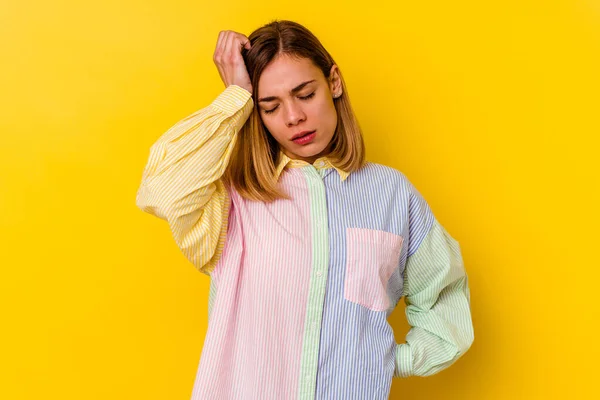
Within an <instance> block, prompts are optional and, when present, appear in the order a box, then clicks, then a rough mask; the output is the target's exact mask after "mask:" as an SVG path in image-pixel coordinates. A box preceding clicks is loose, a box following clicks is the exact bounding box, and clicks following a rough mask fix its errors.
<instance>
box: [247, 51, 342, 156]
mask: <svg viewBox="0 0 600 400" xmlns="http://www.w3.org/2000/svg"><path fill="white" fill-rule="evenodd" d="M341 92H342V86H341V79H340V76H339V72H338V69H337V65H333V67H332V68H331V74H330V77H329V79H326V78H325V76H324V75H323V72H322V71H321V70H320V69H319V68H317V67H316V66H315V65H314V64H313V63H312V61H310V60H309V59H306V58H302V59H300V60H298V59H294V58H291V57H289V56H279V57H277V58H276V59H274V60H273V61H272V62H271V63H270V64H269V65H268V66H267V67H266V68H265V69H264V71H263V73H262V74H261V76H260V79H259V82H258V110H259V113H260V116H261V119H262V121H263V123H264V125H265V126H266V128H267V129H268V130H269V132H270V133H271V135H273V137H274V138H275V140H276V141H277V142H278V143H279V145H280V148H281V150H282V151H283V152H284V153H285V154H286V155H287V156H288V157H290V158H294V159H301V160H304V161H307V162H309V163H311V164H312V163H313V162H314V161H315V160H316V159H317V158H319V157H321V156H324V155H326V154H327V153H329V151H330V148H329V147H330V146H329V144H330V142H331V139H332V138H333V134H334V133H335V128H336V126H337V112H336V110H335V106H334V105H333V101H334V100H333V94H334V93H336V94H341ZM304 131H314V135H309V136H307V137H306V138H305V139H304V141H294V140H292V139H293V137H294V136H295V135H297V134H299V133H301V132H304ZM311 137H312V139H311Z"/></svg>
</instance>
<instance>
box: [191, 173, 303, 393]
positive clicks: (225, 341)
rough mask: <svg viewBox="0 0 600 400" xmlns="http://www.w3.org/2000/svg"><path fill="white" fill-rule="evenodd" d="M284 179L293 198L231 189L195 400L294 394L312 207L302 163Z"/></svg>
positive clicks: (300, 351) (284, 183)
mask: <svg viewBox="0 0 600 400" xmlns="http://www.w3.org/2000/svg"><path fill="white" fill-rule="evenodd" d="M282 183H283V186H284V187H286V189H287V190H288V191H289V192H290V194H291V195H292V196H293V198H294V201H293V202H292V201H288V200H278V201H275V202H273V203H271V204H268V203H263V202H252V201H246V200H245V199H243V198H242V197H240V196H239V195H238V194H237V193H236V192H235V191H232V192H231V201H232V206H231V210H230V215H229V218H230V220H229V228H228V233H227V242H226V243H225V247H224V249H223V256H222V258H221V260H220V261H219V263H218V264H217V266H216V268H215V271H213V274H212V279H213V280H214V282H213V283H214V284H215V285H216V287H217V288H218V290H217V292H216V293H217V294H216V297H215V299H214V306H213V309H212V313H211V316H210V321H209V327H208V331H207V334H206V339H205V342H204V347H203V350H202V358H201V361H200V365H199V368H198V372H197V375H196V380H195V384H194V389H193V394H192V399H194V400H200V399H245V398H247V397H244V394H248V393H254V394H256V395H257V396H258V397H257V398H269V399H275V398H276V399H282V400H283V399H292V398H296V397H297V395H298V375H299V373H300V360H301V353H302V338H303V334H304V317H305V315H306V307H307V302H308V289H309V283H310V271H311V268H312V241H311V240H312V236H311V221H310V215H311V213H310V203H309V197H308V193H309V191H308V190H307V188H306V180H305V179H304V177H303V175H302V173H301V172H300V170H299V169H292V170H290V173H287V174H284V175H282ZM242 222H243V223H242ZM224 266H226V267H227V268H224ZM290 274H291V275H293V276H295V279H290V278H289V276H290ZM216 365H219V368H213V366H216ZM223 366H226V368H223ZM224 371H226V372H224Z"/></svg>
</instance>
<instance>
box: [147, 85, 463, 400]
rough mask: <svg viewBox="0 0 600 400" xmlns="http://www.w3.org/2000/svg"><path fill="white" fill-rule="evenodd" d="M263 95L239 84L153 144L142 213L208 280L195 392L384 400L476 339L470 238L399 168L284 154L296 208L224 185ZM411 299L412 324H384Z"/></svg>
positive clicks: (280, 168) (285, 183)
mask: <svg viewBox="0 0 600 400" xmlns="http://www.w3.org/2000/svg"><path fill="white" fill-rule="evenodd" d="M253 106H254V105H253V99H252V97H251V94H250V92H248V91H247V90H245V89H243V88H241V87H239V86H236V85H231V86H229V87H227V88H226V89H224V90H223V92H222V93H220V94H219V96H218V97H217V98H216V99H215V100H214V101H213V102H212V103H211V104H209V105H208V106H206V107H205V108H203V109H201V110H199V111H196V112H195V113H193V114H191V115H190V116H188V117H186V118H184V119H182V120H181V121H179V122H177V123H176V124H175V125H174V126H173V127H172V128H170V129H169V130H168V131H167V132H165V133H164V134H163V135H162V136H161V137H160V138H159V139H158V141H157V142H156V143H155V144H154V145H153V146H152V147H151V149H150V155H149V160H148V163H147V165H146V167H145V169H144V172H143V176H142V183H141V186H140V188H139V190H138V193H137V198H136V204H137V206H138V207H139V208H140V209H141V210H143V211H145V212H147V213H150V214H152V215H155V216H157V217H159V218H162V219H164V220H165V221H167V222H168V225H169V227H170V229H171V232H172V234H173V237H174V239H175V241H176V243H177V245H178V246H179V248H180V249H181V251H182V252H183V254H184V255H185V257H187V259H189V261H190V262H191V263H192V264H193V265H194V266H195V267H196V268H197V269H198V270H199V271H200V272H202V273H204V274H206V275H209V276H210V291H209V294H208V307H209V309H208V329H207V333H206V338H205V341H204V345H203V349H202V354H201V357H200V362H199V366H198V369H197V373H196V377H195V382H194V387H193V389H192V399H193V400H200V399H219V400H221V399H222V400H228V399H277V400H282V399H302V400H305V399H344V400H349V399H368V400H373V399H387V398H388V397H389V393H390V388H391V383H392V378H394V377H408V376H428V375H432V374H435V373H437V372H439V371H441V370H442V369H445V368H447V367H448V366H450V365H451V364H453V363H454V362H455V361H456V360H457V359H458V358H459V357H461V356H462V355H463V354H464V353H465V352H466V351H467V350H468V349H469V347H470V346H471V344H472V342H473V337H474V336H473V325H472V319H471V313H470V295H469V287H468V280H467V275H466V272H465V269H464V265H463V261H462V257H461V251H460V247H459V243H458V242H457V241H456V240H455V239H454V238H452V237H451V236H450V235H449V234H448V232H447V231H446V230H445V229H444V227H443V226H442V225H441V224H440V223H439V221H438V220H437V219H436V217H435V216H434V214H433V212H432V210H431V208H430V207H429V205H428V204H427V202H426V201H425V199H424V198H423V196H422V195H421V194H420V193H419V192H418V190H417V189H416V188H415V186H413V185H412V184H411V182H410V181H409V180H408V179H407V177H406V176H405V175H404V174H403V173H401V172H400V171H398V170H396V169H394V168H391V167H388V166H385V165H381V164H377V163H373V162H367V163H366V164H365V166H364V167H362V168H361V169H359V170H357V171H355V172H352V173H348V172H346V171H343V170H341V169H338V168H336V167H334V166H333V165H332V164H331V163H330V162H329V160H328V158H327V157H321V158H319V159H317V160H316V161H315V162H314V163H313V164H310V163H308V162H305V161H302V160H297V159H290V158H289V157H287V156H286V155H285V154H283V152H281V153H280V160H281V161H280V163H279V164H278V165H277V170H276V177H277V179H278V182H279V184H280V185H281V187H282V188H283V189H284V190H285V192H287V193H288V194H289V195H290V196H291V198H292V199H291V200H283V199H281V200H276V201H274V202H272V203H265V202H260V201H250V200H247V199H244V198H243V197H241V196H240V195H239V194H238V193H237V192H236V191H235V190H234V189H233V188H226V187H225V185H224V184H223V182H222V181H221V177H222V175H223V173H224V171H225V168H226V167H227V165H228V162H229V159H230V157H231V154H232V150H233V146H234V144H235V142H236V140H237V133H238V132H239V131H240V129H241V127H242V126H243V125H244V123H245V121H246V120H247V119H248V117H249V116H250V114H251V112H252V108H253ZM402 297H404V301H405V304H406V317H407V321H408V323H409V325H410V326H411V329H410V330H409V332H408V334H407V336H406V341H405V343H396V341H395V338H394V332H393V330H392V327H391V326H390V324H389V322H388V321H387V317H388V316H389V315H390V313H391V312H392V311H393V310H394V308H395V307H396V306H397V305H398V303H399V301H400V299H401V298H402Z"/></svg>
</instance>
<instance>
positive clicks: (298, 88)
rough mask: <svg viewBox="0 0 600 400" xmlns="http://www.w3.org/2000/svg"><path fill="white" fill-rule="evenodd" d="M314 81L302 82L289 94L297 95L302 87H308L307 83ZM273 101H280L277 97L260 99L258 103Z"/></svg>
mask: <svg viewBox="0 0 600 400" xmlns="http://www.w3.org/2000/svg"><path fill="white" fill-rule="evenodd" d="M315 81H316V79H312V80H310V81H306V82H302V83H301V84H299V85H298V86H296V87H295V88H293V89H292V90H290V94H291V95H294V94H296V93H298V92H299V91H301V90H302V89H303V88H304V86H306V85H308V84H309V83H312V82H315ZM273 100H280V98H279V97H277V96H269V97H263V98H262V99H258V102H259V103H262V102H268V101H273Z"/></svg>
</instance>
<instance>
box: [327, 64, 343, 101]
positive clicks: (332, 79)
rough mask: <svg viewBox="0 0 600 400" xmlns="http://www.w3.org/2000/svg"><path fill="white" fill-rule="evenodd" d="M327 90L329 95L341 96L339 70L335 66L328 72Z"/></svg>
mask: <svg viewBox="0 0 600 400" xmlns="http://www.w3.org/2000/svg"><path fill="white" fill-rule="evenodd" d="M329 89H330V90H331V94H332V95H333V94H334V93H336V94H339V95H341V94H342V78H341V77H340V73H339V68H338V66H337V65H336V64H333V65H332V66H331V70H330V71H329Z"/></svg>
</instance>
